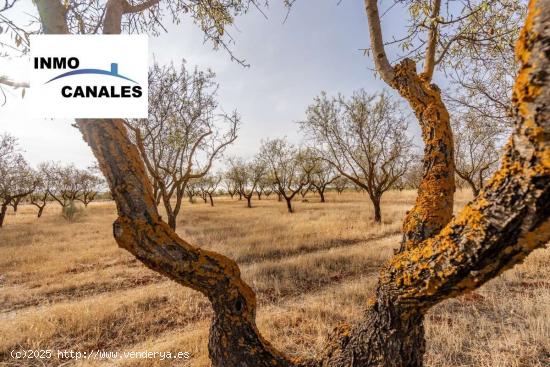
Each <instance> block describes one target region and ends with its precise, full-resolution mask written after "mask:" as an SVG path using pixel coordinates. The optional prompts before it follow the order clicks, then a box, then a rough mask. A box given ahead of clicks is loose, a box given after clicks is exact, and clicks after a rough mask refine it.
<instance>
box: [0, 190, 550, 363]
mask: <svg viewBox="0 0 550 367" xmlns="http://www.w3.org/2000/svg"><path fill="white" fill-rule="evenodd" d="M414 195H415V194H414V192H408V191H403V192H389V193H387V194H385V195H384V197H383V206H382V215H383V223H382V224H380V225H379V224H375V223H374V221H373V211H372V208H371V205H370V203H369V201H368V197H367V196H366V195H363V194H361V193H355V192H349V193H344V194H343V195H337V194H336V193H329V194H328V196H327V200H328V202H327V203H319V199H318V197H316V196H312V195H310V196H308V197H307V201H303V202H302V201H300V200H296V202H295V208H296V213H294V214H288V213H287V212H286V207H285V205H284V203H282V202H277V200H276V197H274V195H271V197H270V198H269V200H265V199H263V200H261V201H258V200H254V201H253V205H254V208H252V209H248V208H246V207H245V206H246V201H238V200H230V199H229V198H226V197H223V198H215V207H210V205H205V204H204V203H202V201H200V202H197V203H195V204H189V203H186V204H185V206H184V208H183V209H182V213H181V215H180V218H179V221H178V233H179V234H180V235H181V236H183V237H184V238H185V239H187V240H188V241H190V242H192V243H194V244H197V245H199V246H202V247H204V248H208V249H212V250H215V251H218V252H221V253H223V254H225V255H227V256H230V257H232V258H233V259H235V260H236V261H237V262H238V263H239V265H240V267H241V270H242V273H243V277H244V278H245V280H247V281H248V282H249V284H250V285H251V286H252V287H253V288H254V290H255V291H256V293H257V296H258V301H259V305H260V306H259V309H258V315H257V318H258V325H259V328H260V330H261V332H262V334H263V335H265V336H266V337H267V339H269V340H271V341H272V342H273V344H274V345H276V346H277V347H278V348H280V349H282V350H284V351H285V352H286V353H287V354H289V355H301V356H308V357H311V356H314V355H315V354H316V353H317V352H318V351H319V350H321V348H322V347H323V345H324V343H325V342H326V338H327V336H328V335H330V332H331V331H332V330H333V329H334V327H335V326H337V325H338V324H339V323H341V322H349V321H353V320H354V319H357V318H359V317H360V315H361V311H362V309H363V308H364V305H365V304H366V299H367V297H368V296H369V292H371V290H372V289H373V287H374V284H375V281H376V277H377V274H378V269H379V268H380V266H382V264H383V263H384V262H385V261H386V260H387V259H388V258H389V257H390V256H391V255H392V253H393V249H395V248H397V247H398V245H399V240H400V227H401V221H402V218H403V216H404V214H405V212H406V210H407V209H409V208H410V207H411V205H412V202H413V200H414ZM468 197H469V195H468V193H467V192H459V193H458V194H457V200H456V201H457V203H456V208H455V210H458V209H459V208H460V207H461V206H463V205H464V204H465V203H466V201H467V200H468ZM35 215H36V210H35V208H34V207H32V206H27V205H23V206H21V207H20V208H19V210H18V213H17V214H14V213H12V212H10V213H9V215H8V217H7V219H6V223H5V227H3V228H0V365H6V366H43V365H46V366H58V365H64V366H65V365H71V366H73V365H76V366H89V365H93V366H96V365H97V366H113V365H116V366H209V365H210V364H209V361H208V352H207V340H208V327H209V319H210V316H211V311H210V307H209V304H208V301H207V300H206V299H205V298H204V297H203V296H201V295H200V294H198V293H196V292H194V291H191V290H189V289H186V288H183V287H181V286H179V285H177V284H175V283H173V282H171V281H169V280H166V279H165V278H163V277H161V276H159V275H158V274H156V273H155V272H153V271H151V270H149V269H147V268H145V267H144V266H143V265H141V263H140V262H139V261H137V260H136V259H134V258H133V257H132V256H131V255H130V254H129V253H127V252H126V251H125V250H122V249H120V248H118V247H117V245H116V243H115V241H114V240H113V238H112V227H111V224H112V222H113V221H114V219H115V217H116V214H115V206H114V204H113V203H112V202H98V203H92V204H90V206H89V207H88V208H87V209H85V210H82V211H81V212H80V213H79V215H78V216H77V219H76V220H75V222H73V223H68V222H66V221H65V220H64V219H63V218H62V217H61V216H60V208H59V207H56V206H55V205H50V206H48V207H47V208H46V210H45V213H44V215H43V217H42V218H40V219H37V218H36V217H35ZM549 264H550V249H540V250H537V251H535V252H534V253H532V254H531V255H530V256H529V257H528V259H527V260H526V261H525V263H524V264H521V265H519V266H516V267H515V268H514V269H512V270H509V271H507V272H506V273H504V274H503V275H501V276H500V277H498V278H497V279H495V280H493V281H491V282H490V283H488V284H486V285H485V286H484V287H482V288H481V289H479V290H477V291H476V292H474V293H470V294H467V295H465V296H463V297H460V298H457V299H453V300H448V301H446V302H444V303H443V304H441V305H439V306H438V307H436V308H435V309H433V310H432V311H431V312H430V313H429V315H428V317H427V321H426V330H427V340H428V352H427V355H426V360H425V362H426V363H425V364H426V366H434V367H435V366H449V367H450V366H453V367H458V366H487V367H504V366H506V367H508V366H529V367H535V366H546V367H547V366H550V280H549V279H550V267H549ZM14 349H15V350H28V349H32V350H39V349H43V350H44V349H45V350H48V349H49V350H53V351H54V352H53V353H54V356H53V358H52V359H49V360H38V359H26V360H21V359H19V360H15V359H13V358H11V356H10V352H11V351H12V350H14ZM57 350H66V351H71V350H72V351H74V352H76V351H79V352H82V353H83V352H85V351H86V352H87V353H89V351H92V350H103V351H107V352H119V353H122V352H131V351H135V352H143V351H157V352H161V351H162V352H165V351H171V352H188V353H190V358H189V359H179V360H166V359H165V360H160V358H159V357H157V358H155V359H137V358H121V359H116V360H115V359H110V360H102V361H100V360H97V359H96V360H93V359H87V360H85V359H80V360H67V359H62V360H60V359H58V354H57ZM99 356H100V355H96V357H95V358H98V357H99ZM67 362H68V363H67Z"/></svg>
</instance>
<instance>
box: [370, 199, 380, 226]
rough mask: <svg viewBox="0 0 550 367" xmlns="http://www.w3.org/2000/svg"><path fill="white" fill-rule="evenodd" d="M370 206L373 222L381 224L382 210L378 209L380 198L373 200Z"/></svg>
mask: <svg viewBox="0 0 550 367" xmlns="http://www.w3.org/2000/svg"><path fill="white" fill-rule="evenodd" d="M371 200H372V205H373V206H374V221H375V222H376V223H382V209H381V208H380V198H374V199H371Z"/></svg>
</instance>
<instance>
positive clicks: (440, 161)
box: [392, 59, 455, 251]
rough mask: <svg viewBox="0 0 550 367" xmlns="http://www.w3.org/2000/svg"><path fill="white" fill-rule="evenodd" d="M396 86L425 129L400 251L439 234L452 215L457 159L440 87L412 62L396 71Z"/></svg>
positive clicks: (404, 63)
mask: <svg viewBox="0 0 550 367" xmlns="http://www.w3.org/2000/svg"><path fill="white" fill-rule="evenodd" d="M394 71H395V78H394V83H393V84H392V87H394V88H395V89H396V90H397V91H398V92H399V93H400V94H401V95H402V96H403V97H404V98H405V99H406V100H407V101H408V102H409V104H410V106H411V108H412V109H413V111H414V113H415V115H416V117H417V119H418V121H419V123H420V127H421V129H422V140H423V141H424V157H423V165H424V170H425V171H424V175H423V177H422V181H421V183H420V186H419V189H418V195H417V198H416V202H415V205H414V206H413V208H412V209H411V210H410V211H409V212H408V213H407V215H406V216H405V220H404V222H403V243H402V245H401V251H404V250H406V249H409V248H414V247H415V246H417V245H418V244H419V243H420V242H422V241H423V240H425V239H427V238H429V237H432V236H433V235H435V234H436V233H438V232H439V231H440V230H441V228H443V227H444V226H445V225H446V224H447V223H448V222H449V220H450V219H451V217H452V212H453V195H454V191H455V182H454V158H453V138H452V132H451V126H450V122H449V121H450V120H449V113H448V111H447V109H446V107H445V104H444V103H443V100H442V98H441V92H440V90H439V88H438V87H437V86H436V85H434V84H430V82H429V79H428V78H426V77H425V76H423V75H418V74H417V72H416V65H415V63H414V62H413V61H412V60H408V59H405V60H404V61H403V62H401V63H400V64H399V65H396V66H395V68H394Z"/></svg>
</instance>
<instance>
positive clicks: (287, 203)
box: [285, 197, 294, 213]
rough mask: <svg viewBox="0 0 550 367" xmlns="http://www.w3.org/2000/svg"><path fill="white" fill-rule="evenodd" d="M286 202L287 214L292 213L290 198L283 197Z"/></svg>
mask: <svg viewBox="0 0 550 367" xmlns="http://www.w3.org/2000/svg"><path fill="white" fill-rule="evenodd" d="M285 200H286V208H287V209H288V212H289V213H293V212H294V210H293V209H292V198H287V197H285Z"/></svg>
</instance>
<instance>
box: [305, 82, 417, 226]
mask: <svg viewBox="0 0 550 367" xmlns="http://www.w3.org/2000/svg"><path fill="white" fill-rule="evenodd" d="M300 127H301V129H302V131H304V133H305V134H306V136H307V137H308V138H309V139H310V140H311V141H312V143H313V144H314V146H315V147H316V148H315V150H316V154H317V155H318V156H319V157H321V158H322V159H324V160H325V161H326V162H327V163H329V164H330V165H332V166H333V167H334V168H335V169H336V170H337V171H338V173H339V174H341V175H342V176H345V177H346V178H348V179H349V180H350V181H352V182H353V183H354V184H355V185H356V186H357V187H358V188H360V189H363V190H365V191H366V192H367V193H368V194H369V198H370V200H371V202H372V204H373V207H374V220H375V222H378V223H379V222H381V221H382V209H381V207H380V202H381V199H382V195H383V194H384V193H385V192H386V191H388V190H389V189H390V188H391V187H392V186H393V185H394V183H395V182H396V181H397V180H398V179H399V178H400V177H401V176H403V175H404V174H405V172H406V171H407V168H408V166H409V164H410V162H411V154H410V153H411V149H412V142H411V139H410V138H409V137H408V136H407V134H406V130H407V122H406V120H405V117H404V116H403V115H402V114H401V113H400V112H399V104H398V103H396V102H394V101H392V100H391V99H390V97H389V96H388V95H387V94H386V93H380V94H373V95H370V94H367V93H366V92H365V91H364V90H360V91H358V92H355V93H354V94H353V96H352V97H351V98H350V99H346V98H344V97H342V96H340V97H339V98H329V97H328V96H327V95H326V93H324V92H322V93H321V95H320V96H318V97H316V98H315V100H314V102H313V104H312V105H310V106H309V107H308V109H307V111H306V119H305V120H304V121H301V122H300Z"/></svg>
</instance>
